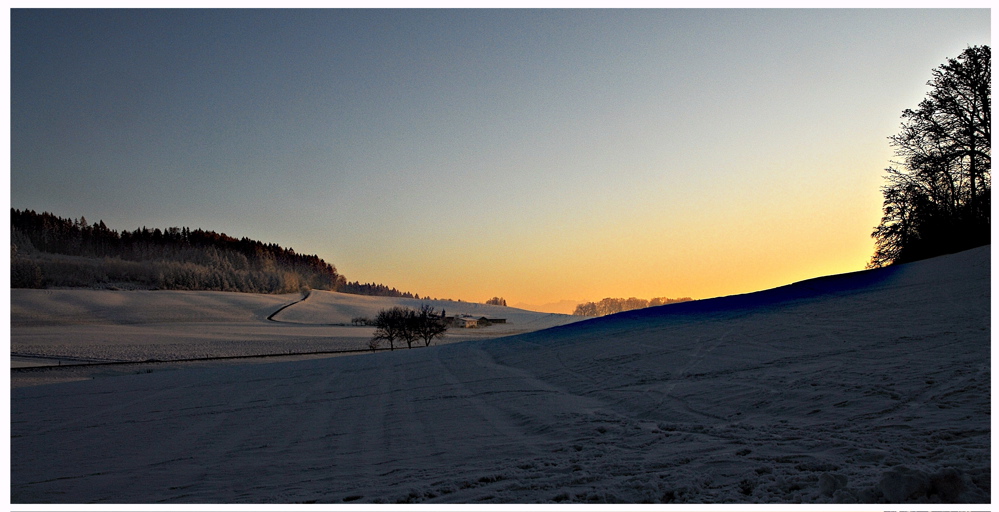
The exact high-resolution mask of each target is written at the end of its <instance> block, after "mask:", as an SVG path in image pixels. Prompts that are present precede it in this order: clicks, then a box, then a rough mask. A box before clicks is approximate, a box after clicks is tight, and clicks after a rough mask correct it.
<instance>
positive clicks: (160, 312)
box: [11, 289, 581, 386]
mask: <svg viewBox="0 0 999 512" xmlns="http://www.w3.org/2000/svg"><path fill="white" fill-rule="evenodd" d="M421 304H431V305H433V306H434V307H435V308H437V310H441V309H444V310H446V311H447V312H448V314H449V315H457V314H468V315H474V316H475V317H481V316H486V317H489V318H503V319H505V320H506V323H502V324H495V325H491V326H489V327H487V328H483V329H452V330H451V332H450V333H449V334H448V335H447V336H445V337H444V338H443V339H438V340H435V342H434V343H435V344H443V343H453V342H458V341H467V340H469V339H482V338H490V337H498V336H505V335H509V334H516V333H524V332H529V331H533V330H538V329H545V328H548V327H552V326H557V325H563V324H566V323H571V322H576V321H579V320H580V319H581V318H580V317H573V316H568V315H556V314H551V313H538V312H534V311H525V310H522V309H515V308H507V307H500V306H490V305H486V304H475V303H468V302H452V301H422V300H416V299H405V298H393V297H370V296H363V295H351V294H345V293H333V292H324V291H313V292H311V293H310V294H309V295H308V297H307V298H306V299H304V300H303V298H302V295H300V294H286V295H264V294H255V293H233V292H206V291H175V290H163V291H112V290H87V289H54V290H33V289H12V290H11V354H12V364H13V365H14V366H36V365H38V364H46V365H52V364H57V363H62V364H66V363H71V362H76V363H78V362H87V361H103V362H116V361H147V360H158V361H174V360H181V359H191V358H218V357H242V356H251V355H261V354H288V353H292V354H299V353H308V352H322V351H344V350H366V349H367V348H368V341H369V340H370V339H371V336H372V333H373V331H374V328H373V327H364V326H360V327H359V326H353V325H351V321H352V319H353V318H354V317H357V316H365V317H368V318H374V317H375V315H376V314H377V313H378V311H379V310H381V309H386V308H390V307H393V306H400V305H401V306H408V307H412V308H414V309H415V308H419V307H420V305H421ZM101 372H104V369H102V370H101ZM69 373H70V372H69V371H68V370H66V371H60V373H59V374H55V372H49V373H48V374H45V375H42V374H41V373H37V372H36V373H32V374H31V375H27V374H19V375H17V380H16V381H15V382H14V386H21V385H25V384H26V383H27V384H34V383H38V382H51V381H58V380H66V379H76V378H80V375H69ZM75 373H76V374H79V373H80V372H79V371H75ZM83 377H84V378H88V377H89V374H87V375H83Z"/></svg>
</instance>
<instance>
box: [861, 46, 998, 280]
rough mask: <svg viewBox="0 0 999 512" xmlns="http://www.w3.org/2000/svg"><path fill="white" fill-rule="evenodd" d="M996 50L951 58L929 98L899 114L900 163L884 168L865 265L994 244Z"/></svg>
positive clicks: (937, 73) (935, 76) (896, 143)
mask: <svg viewBox="0 0 999 512" xmlns="http://www.w3.org/2000/svg"><path fill="white" fill-rule="evenodd" d="M991 55H992V53H991V49H990V48H989V47H988V46H974V47H969V48H967V49H966V50H964V52H962V53H961V54H960V55H959V56H958V57H957V58H956V59H948V60H947V63H946V64H944V65H942V66H940V67H939V68H937V69H935V70H933V72H932V78H931V79H930V81H929V82H927V85H929V86H930V87H931V88H932V89H931V90H930V92H929V93H928V94H927V97H926V99H924V100H923V101H922V102H920V103H919V106H918V107H917V108H916V109H915V110H911V109H906V110H905V111H904V112H902V119H903V122H902V131H901V132H900V133H899V134H898V135H894V136H892V137H890V138H889V140H890V141H891V142H890V143H891V145H892V147H894V148H895V156H896V157H898V158H899V159H900V161H898V162H893V164H895V165H894V166H892V167H889V168H888V169H886V172H887V174H886V175H885V179H886V180H887V182H888V183H887V184H886V185H885V186H884V187H882V193H883V195H884V204H883V217H882V219H881V223H880V224H879V225H878V226H877V228H876V229H875V230H874V232H873V233H872V234H871V236H872V237H874V239H875V252H874V255H873V256H872V257H871V261H870V263H869V264H868V266H870V267H881V266H885V265H890V264H892V263H904V262H907V261H914V260H919V259H923V258H929V257H932V256H938V255H941V254H946V253H951V252H956V251H961V250H964V249H970V248H972V247H977V246H979V245H984V244H988V243H990V225H991V195H992V178H991V176H992V128H991V127H992V88H991V83H992V63H991V62H992V59H991Z"/></svg>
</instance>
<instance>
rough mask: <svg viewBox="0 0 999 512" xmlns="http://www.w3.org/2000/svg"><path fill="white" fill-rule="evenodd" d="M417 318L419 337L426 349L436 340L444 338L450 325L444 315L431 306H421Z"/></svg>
mask: <svg viewBox="0 0 999 512" xmlns="http://www.w3.org/2000/svg"><path fill="white" fill-rule="evenodd" d="M416 318H417V322H416V331H417V335H418V336H419V337H420V338H421V339H422V340H423V344H424V346H425V347H429V346H430V343H431V342H433V341H434V338H440V337H443V336H444V334H445V333H446V332H447V328H448V323H447V319H446V318H445V317H444V313H443V312H442V313H437V311H435V310H434V308H433V307H431V306H430V305H429V304H424V305H422V306H420V310H419V311H418V312H417V313H416Z"/></svg>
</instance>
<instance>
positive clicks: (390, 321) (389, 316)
mask: <svg viewBox="0 0 999 512" xmlns="http://www.w3.org/2000/svg"><path fill="white" fill-rule="evenodd" d="M410 311H412V310H410V309H408V308H403V307H400V306H396V307H393V308H389V309H383V310H381V311H379V312H378V315H376V316H375V327H376V329H375V335H374V337H373V338H372V341H374V340H384V341H387V342H388V343H389V349H390V350H395V341H396V340H398V339H402V338H403V333H404V332H405V330H406V328H407V325H406V324H407V322H408V318H407V317H408V316H409V312H410Z"/></svg>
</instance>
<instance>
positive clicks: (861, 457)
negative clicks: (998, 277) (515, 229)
mask: <svg viewBox="0 0 999 512" xmlns="http://www.w3.org/2000/svg"><path fill="white" fill-rule="evenodd" d="M990 251H991V249H990V247H984V248H980V249H975V250H972V251H967V252H964V253H960V254H955V255H950V256H945V257H940V258H935V259H932V260H926V261H922V262H917V263H912V264H909V265H904V266H899V267H893V268H887V269H880V270H877V271H871V272H864V273H857V274H850V275H844V276H834V277H830V278H824V279H819V280H812V281H806V282H803V283H797V284H795V285H791V286H788V287H783V288H778V289H775V290H770V291H766V292H761V293H758V294H749V295H742V296H735V297H727V298H721V299H713V300H708V301H697V302H693V303H684V304H677V305H670V306H663V307H660V308H653V309H648V310H641V311H632V312H628V313H624V314H620V315H614V316H611V317H605V318H600V319H595V320H590V321H584V322H578V323H574V324H571V325H566V326H563V327H558V328H555V329H550V330H546V331H538V332H534V333H530V334H524V335H520V336H514V337H509V338H503V339H499V340H482V341H472V342H467V343H461V344H452V345H446V346H441V347H436V348H431V349H425V350H414V351H404V352H395V353H389V354H375V355H366V356H357V357H349V358H339V359H329V360H316V361H304V362H296V363H282V364H272V365H257V366H234V367H229V368H225V369H221V370H220V369H213V370H211V371H202V370H188V371H183V372H163V373H153V374H149V375H135V376H128V377H119V378H114V379H100V380H94V381H88V382H76V383H69V384H60V385H52V386H38V387H33V388H23V389H15V390H13V391H12V395H11V430H12V439H11V496H12V501H13V502H15V503H22V502H45V501H55V502H101V503H110V502H159V501H165V502H198V503H204V502H280V503H292V502H304V501H318V502H330V503H344V502H350V503H353V502H387V503H395V502H459V503H479V502H529V503H535V502H711V503H719V502H730V503H743V502H748V503H753V502H764V503H774V502H877V503H891V502H909V501H931V502H932V501H957V502H972V503H988V502H989V501H990V475H991V469H990V468H991V459H990V434H991V424H990V406H991V404H990V375H991V368H990V362H989V361H990V288H989V286H990V284H989V274H990V261H989V260H990Z"/></svg>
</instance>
